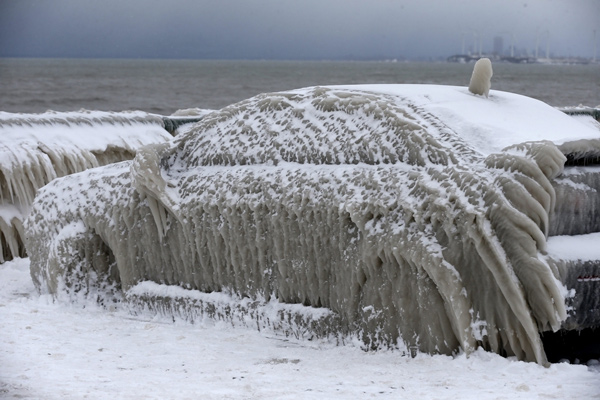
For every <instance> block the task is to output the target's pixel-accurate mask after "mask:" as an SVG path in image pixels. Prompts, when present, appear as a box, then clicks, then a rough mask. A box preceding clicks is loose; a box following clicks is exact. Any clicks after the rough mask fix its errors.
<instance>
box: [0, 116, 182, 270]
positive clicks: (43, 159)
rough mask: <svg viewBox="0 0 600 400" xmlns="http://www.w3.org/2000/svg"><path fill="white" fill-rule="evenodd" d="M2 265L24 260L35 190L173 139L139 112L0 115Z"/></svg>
mask: <svg viewBox="0 0 600 400" xmlns="http://www.w3.org/2000/svg"><path fill="white" fill-rule="evenodd" d="M0 137H1V138H2V139H1V141H0V240H1V242H2V244H1V247H2V251H1V252H0V263H1V262H4V261H5V260H10V259H12V258H13V257H19V256H20V257H23V256H24V255H25V248H24V246H23V220H24V218H25V216H26V215H27V213H28V211H29V208H30V206H31V203H32V202H33V198H34V197H35V193H36V192H37V190H38V189H39V188H40V187H42V186H44V185H45V184H47V183H48V182H50V181H51V180H53V179H54V178H56V177H61V176H65V175H69V174H72V173H75V172H80V171H83V170H86V169H88V168H93V167H98V166H101V165H105V164H110V163H113V162H117V161H123V160H128V159H132V158H133V156H134V155H135V152H136V150H137V148H139V147H140V146H143V145H146V144H151V143H159V142H164V141H166V140H167V139H169V138H170V137H171V136H170V135H169V134H168V133H167V132H166V131H165V130H164V129H163V121H162V119H161V117H160V116H157V115H152V114H146V113H143V112H122V113H110V112H98V111H80V112H66V113H63V112H46V113H44V114H12V113H4V112H1V113H0Z"/></svg>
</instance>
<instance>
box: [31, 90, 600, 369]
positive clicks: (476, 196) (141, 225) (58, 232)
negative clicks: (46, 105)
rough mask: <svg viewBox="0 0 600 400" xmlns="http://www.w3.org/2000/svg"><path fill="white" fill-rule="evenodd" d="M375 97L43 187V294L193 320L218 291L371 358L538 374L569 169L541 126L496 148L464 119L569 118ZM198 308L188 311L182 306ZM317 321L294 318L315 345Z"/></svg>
mask: <svg viewBox="0 0 600 400" xmlns="http://www.w3.org/2000/svg"><path fill="white" fill-rule="evenodd" d="M375 89H376V88H373V87H363V88H360V87H357V88H354V87H349V88H309V89H304V90H298V91H292V92H286V93H275V94H267V95H260V96H257V97H255V98H252V99H249V100H247V101H244V102H241V103H238V104H235V105H232V106H229V107H226V108H224V109H223V110H220V111H219V112H215V113H212V114H210V115H207V116H206V117H205V118H204V120H203V121H202V122H201V123H199V124H198V125H196V126H195V127H194V128H193V129H191V130H189V131H188V132H187V133H185V134H182V135H180V136H178V137H177V138H176V139H175V140H173V141H171V142H169V143H165V144H161V145H156V146H147V147H144V148H142V149H141V151H139V152H138V153H137V155H136V158H135V159H134V160H133V161H132V162H124V163H119V164H114V165H111V166H107V167H104V168H101V169H94V170H89V171H86V172H83V173H81V174H78V175H72V176H67V177H65V178H62V179H60V180H56V181H54V182H52V183H51V184H49V185H47V186H46V187H44V188H42V189H41V190H40V193H39V195H38V197H37V198H36V201H35V204H34V207H33V211H32V215H31V217H30V218H29V220H28V222H29V223H28V226H27V247H28V249H29V252H30V258H31V272H32V278H33V279H34V282H35V284H36V286H37V287H38V288H39V289H40V290H41V291H43V292H50V293H54V294H56V295H57V296H61V295H63V294H64V293H66V295H67V296H72V295H75V294H77V293H78V292H79V293H81V292H82V291H83V292H85V293H91V294H92V295H94V296H95V295H96V294H95V293H97V290H98V289H97V288H98V287H99V286H102V285H104V286H105V287H108V288H111V289H110V291H109V294H110V295H111V296H112V295H114V291H113V289H112V288H115V287H120V288H121V289H122V290H123V292H124V295H125V299H126V300H127V299H129V301H130V303H131V304H137V305H138V306H140V307H142V304H144V305H145V306H147V307H150V308H152V309H154V310H158V311H160V310H163V311H165V310H168V311H169V312H173V313H176V312H178V311H177V310H182V309H183V311H182V312H183V313H184V314H191V313H193V312H199V313H200V314H201V315H204V314H205V313H206V315H210V314H211V313H210V311H206V310H208V309H210V307H213V306H211V305H210V301H209V302H207V300H206V299H204V300H203V299H200V298H196V296H197V295H196V294H197V293H198V292H206V293H215V292H227V293H231V294H233V295H235V296H237V298H240V299H249V300H244V301H246V302H250V303H252V302H255V301H259V302H260V299H263V302H264V304H268V303H269V302H271V301H276V302H277V303H278V304H297V305H299V304H302V305H304V306H305V307H311V309H313V308H316V309H322V308H326V309H327V310H330V311H331V313H332V314H328V315H331V316H334V317H331V318H332V319H327V318H324V319H323V321H330V322H324V323H325V324H326V325H327V324H329V325H330V326H334V327H336V330H337V331H338V332H339V331H341V332H342V333H343V334H356V335H358V336H359V337H360V338H361V339H362V340H363V341H364V342H365V344H366V345H367V346H369V347H377V346H379V345H395V344H398V343H400V344H401V345H407V346H409V347H415V346H416V347H418V348H419V349H420V350H421V351H426V352H431V353H444V354H451V353H453V352H456V351H458V350H459V349H462V350H464V351H466V352H467V353H469V352H471V351H473V350H474V349H475V348H477V347H484V348H486V349H488V350H491V351H494V352H497V353H501V354H506V355H515V356H517V357H518V358H519V359H523V360H530V361H536V362H539V363H545V362H546V359H545V354H544V350H543V347H542V345H541V341H540V337H539V332H540V331H543V330H556V329H558V328H559V327H560V326H561V323H562V322H563V321H564V320H565V318H566V310H565V296H566V295H567V293H566V290H564V288H563V287H562V285H561V284H560V282H559V281H558V279H557V278H558V277H559V276H560V268H562V266H561V265H558V264H556V265H555V264H549V263H548V261H547V259H545V258H544V257H540V254H541V253H543V251H544V250H545V248H546V235H547V234H548V231H549V229H551V227H550V225H551V218H550V214H551V212H552V210H553V209H554V205H555V200H556V193H555V189H554V187H553V185H552V180H553V179H554V178H556V177H557V176H559V175H560V174H561V173H562V171H563V165H564V163H565V160H566V158H565V156H564V154H563V153H562V152H561V151H560V149H559V148H558V147H557V146H556V144H554V143H552V142H550V141H543V140H537V139H538V136H541V137H542V138H543V137H544V135H549V134H550V133H551V132H548V131H547V130H546V131H545V132H541V131H540V129H539V127H538V129H537V130H535V129H534V130H533V131H532V130H531V126H525V128H524V130H525V131H526V132H529V135H530V136H526V135H525V136H523V137H519V140H516V141H515V138H512V144H514V143H519V142H525V143H522V144H517V145H513V146H509V147H506V146H505V145H504V144H505V143H506V142H508V143H509V144H511V143H510V140H511V139H510V138H506V137H505V135H504V136H503V133H504V132H503V131H502V129H500V128H498V127H494V126H493V124H492V126H490V125H489V124H488V125H484V124H475V123H474V124H471V125H469V124H468V123H464V124H463V125H461V126H460V127H459V128H460V129H458V128H457V127H456V121H460V120H461V119H460V118H458V117H460V116H461V115H463V116H464V115H465V114H466V115H467V120H468V121H469V120H477V118H478V117H480V115H478V112H480V111H481V110H478V108H480V107H483V108H484V109H486V110H487V112H488V113H489V114H488V115H494V114H493V113H494V112H496V113H501V114H502V113H504V114H503V115H506V112H507V111H515V110H521V109H522V108H529V111H530V112H531V109H533V110H534V111H537V109H538V108H540V107H541V110H542V112H546V113H548V115H546V116H547V117H548V118H543V119H542V120H543V121H542V124H547V125H544V126H543V128H544V129H545V127H546V126H554V127H556V126H559V125H560V124H564V125H565V126H572V125H569V124H570V123H571V122H570V121H568V119H569V117H568V116H566V115H562V114H560V112H558V111H555V110H552V111H553V112H555V113H557V114H560V115H562V116H563V117H564V118H565V119H566V120H563V119H561V116H560V115H555V114H552V112H549V111H548V109H550V107H548V106H543V107H542V106H541V105H540V104H538V103H539V102H535V101H533V100H530V99H524V98H521V97H519V96H516V95H510V94H504V93H501V92H493V91H492V93H491V95H490V101H488V100H487V99H481V98H475V97H473V96H470V97H467V96H469V95H468V94H467V93H465V92H466V89H464V90H462V91H461V90H460V89H458V88H439V87H422V88H416V87H405V86H398V87H384V88H382V90H375ZM419 91H420V92H419ZM403 93H405V95H403ZM415 93H421V94H420V95H418V96H417V95H416V94H415ZM419 96H420V97H419ZM445 96H447V97H450V100H451V101H450V103H451V104H456V102H457V101H459V102H460V101H465V102H468V103H469V104H470V105H471V106H472V107H473V109H471V110H469V109H463V108H462V106H461V108H460V110H459V111H460V112H457V113H454V114H449V113H448V111H449V110H448V109H440V107H441V105H440V104H441V103H440V102H439V101H438V102H436V101H435V100H436V97H445ZM423 99H426V100H427V101H424V100H423ZM456 99H458V100H456ZM481 102H486V103H481ZM429 104H431V106H428V105H429ZM428 107H429V108H428ZM431 107H435V109H432V108H431ZM450 111H453V110H450ZM461 113H462V114H461ZM469 113H474V114H473V116H472V118H470V117H469V115H470V114H469ZM457 115H458V117H457ZM451 117H453V118H451ZM536 118H539V116H537V115H536ZM521 122H526V123H525V124H523V123H521V124H520V125H528V124H527V123H530V125H531V121H521ZM533 124H534V125H535V122H534V123H533ZM517 125H519V124H517ZM581 129H583V128H581ZM488 134H489V135H490V136H487V135H488ZM563 134H564V133H563ZM587 134H588V135H590V136H593V135H594V134H595V135H596V136H597V133H589V132H587ZM465 135H466V136H468V138H467V139H466V138H465ZM477 135H480V136H481V135H483V137H481V138H479V139H480V140H479V142H477V141H476V140H475V139H477ZM532 135H533V136H532ZM536 135H537V136H536ZM550 136H552V135H550ZM584 136H585V135H584ZM532 137H533V139H536V140H534V141H530V142H527V140H528V139H531V138H532ZM479 144H481V145H479ZM599 147H600V146H599ZM482 149H485V151H484V150H482ZM57 199H59V200H57ZM90 246H91V249H92V251H90V250H89V249H90ZM100 249H102V250H101V251H100ZM99 254H101V255H102V257H97V255H99ZM91 255H94V256H91ZM107 260H108V261H107ZM74 274H76V275H77V276H80V277H81V276H85V277H88V278H86V279H87V280H86V281H85V285H83V287H82V285H80V284H76V282H77V281H80V280H81V278H80V279H78V280H75V281H74V280H73V279H72V278H71V276H73V275H74ZM148 282H153V283H155V284H157V285H158V286H152V285H151V284H148ZM140 285H141V286H140ZM164 285H166V286H167V287H172V286H179V287H181V288H183V289H186V292H185V293H186V295H183V292H179V291H178V292H177V293H176V294H169V292H165V291H164V290H162V289H160V290H159V288H162V287H164ZM195 293H196V294H195ZM186 299H187V300H186ZM207 299H208V298H207ZM182 302H183V303H182ZM194 302H195V303H196V304H197V305H198V308H199V309H200V311H193V307H192V308H190V309H187V308H186V307H187V306H185V307H183V308H181V307H180V306H179V305H178V304H186V305H187V304H194ZM250 303H249V304H250ZM252 304H256V303H252ZM264 304H263V305H264ZM258 306H261V304H257V307H258ZM240 307H242V306H240ZM234 308H235V307H234ZM220 309H223V308H222V307H221V308H220ZM225 309H226V308H225ZM252 309H253V308H252V307H250V308H248V309H246V311H244V309H243V307H242V309H238V311H236V312H239V313H241V315H246V316H249V317H250V318H252V317H253V316H254V315H257V314H253V311H252ZM203 310H204V311H203ZM240 310H241V311H240ZM328 312H329V311H328ZM309 314H311V313H309ZM311 321H313V322H314V321H315V320H310V321H309V320H306V321H304V322H302V321H301V320H300V322H299V323H300V325H302V324H304V325H306V327H307V329H308V328H310V327H312V328H311V329H314V330H316V331H319V329H320V330H321V331H323V332H326V331H327V329H325V328H322V326H321V327H319V326H320V325H319V323H316V325H315V324H313V322H311ZM331 321H336V322H331ZM317 322H318V319H317ZM267 325H268V324H267ZM274 328H277V327H276V326H274ZM284 329H285V328H284Z"/></svg>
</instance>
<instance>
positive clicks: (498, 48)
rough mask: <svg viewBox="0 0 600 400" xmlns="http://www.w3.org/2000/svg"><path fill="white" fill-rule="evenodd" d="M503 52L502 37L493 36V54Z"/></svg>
mask: <svg viewBox="0 0 600 400" xmlns="http://www.w3.org/2000/svg"><path fill="white" fill-rule="evenodd" d="M502 53H504V39H503V38H502V37H501V36H496V37H495V38H494V54H496V55H498V56H501V55H502Z"/></svg>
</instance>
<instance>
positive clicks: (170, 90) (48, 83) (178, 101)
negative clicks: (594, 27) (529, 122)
mask: <svg viewBox="0 0 600 400" xmlns="http://www.w3.org/2000/svg"><path fill="white" fill-rule="evenodd" d="M472 68H473V66H472V65H465V64H451V63H391V62H328V61H320V62H319V61H317V62H315V61H311V62H308V61H200V60H71V59H0V111H8V112H24V113H32V112H44V111H46V110H57V111H73V110H79V109H81V108H85V109H92V110H104V111H122V110H143V111H147V112H152V113H158V114H163V115H168V114H171V113H172V112H174V111H175V110H178V109H182V108H192V107H198V108H208V109H217V108H221V107H224V106H226V105H228V104H231V103H234V102H236V101H239V100H242V99H245V98H248V97H251V96H253V95H256V94H259V93H264V92H271V91H279V90H287V89H295V88H299V87H305V86H314V85H331V84H358V83H428V84H446V85H458V86H467V85H468V83H469V78H470V76H471V71H472ZM492 89H496V90H503V91H507V92H513V93H519V94H523V95H526V96H530V97H534V98H537V99H539V100H542V101H544V102H546V103H548V104H550V105H552V106H557V107H561V106H576V105H580V104H583V105H586V106H592V107H594V106H598V105H600V65H597V64H596V65H516V64H495V65H494V77H493V78H492Z"/></svg>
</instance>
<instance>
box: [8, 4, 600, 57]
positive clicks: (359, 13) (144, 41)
mask: <svg viewBox="0 0 600 400" xmlns="http://www.w3.org/2000/svg"><path fill="white" fill-rule="evenodd" d="M495 38H501V39H502V44H503V51H504V52H507V51H509V52H510V51H511V50H510V49H511V48H512V49H513V50H512V53H513V54H514V53H518V54H527V55H529V56H534V55H535V52H536V49H537V52H538V55H539V56H540V57H545V55H546V51H548V52H549V53H550V54H551V55H554V56H562V57H585V58H592V57H594V55H596V57H598V50H597V48H598V46H599V44H598V42H600V0H455V1H447V0H422V1H409V0H404V1H402V0H397V1H393V0H372V1H369V2H365V1H359V0H303V1H295V2H292V1H291V0H196V1H195V0H172V1H169V2H166V1H158V0H128V1H122V0H104V1H102V2H99V1H91V0H54V1H49V0H2V1H1V2H0V57H58V58H69V57H74V58H80V57H81V58H188V59H292V60H293V59H308V60H318V59H328V60H337V59H354V60H361V59H369V60H372V59H399V60H402V59H408V60H428V59H445V58H446V57H448V56H450V55H454V54H460V53H461V52H463V51H464V52H466V53H468V52H471V53H478V52H479V51H480V49H481V51H482V52H483V53H492V52H493V51H494V48H495V45H494V40H495ZM497 46H498V44H496V48H497Z"/></svg>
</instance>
